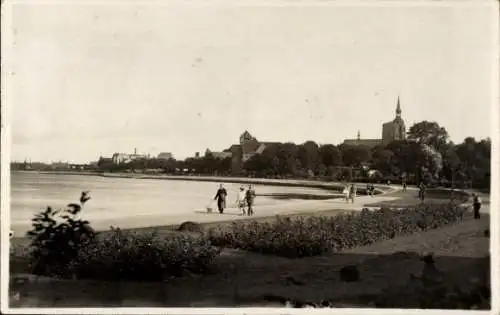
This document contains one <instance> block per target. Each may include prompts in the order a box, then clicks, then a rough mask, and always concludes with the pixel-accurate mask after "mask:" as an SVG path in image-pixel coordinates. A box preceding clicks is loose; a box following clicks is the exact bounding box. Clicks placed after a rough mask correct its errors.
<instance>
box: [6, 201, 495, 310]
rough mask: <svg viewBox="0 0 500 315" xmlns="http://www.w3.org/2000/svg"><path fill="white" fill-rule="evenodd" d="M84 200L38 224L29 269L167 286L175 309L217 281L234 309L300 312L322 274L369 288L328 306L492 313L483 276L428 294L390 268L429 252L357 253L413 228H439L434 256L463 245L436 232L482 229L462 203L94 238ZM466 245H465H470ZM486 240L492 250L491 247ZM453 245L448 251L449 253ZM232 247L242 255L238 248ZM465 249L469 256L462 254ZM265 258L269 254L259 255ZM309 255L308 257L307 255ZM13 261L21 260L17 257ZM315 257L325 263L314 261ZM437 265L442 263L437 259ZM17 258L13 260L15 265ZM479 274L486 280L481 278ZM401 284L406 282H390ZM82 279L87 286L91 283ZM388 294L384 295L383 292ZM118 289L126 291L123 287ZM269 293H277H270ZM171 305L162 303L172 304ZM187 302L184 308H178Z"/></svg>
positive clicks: (328, 282) (424, 286)
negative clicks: (442, 243) (442, 245)
mask: <svg viewBox="0 0 500 315" xmlns="http://www.w3.org/2000/svg"><path fill="white" fill-rule="evenodd" d="M82 198H83V195H82ZM82 198H81V199H80V202H79V203H74V204H70V205H68V208H67V209H65V210H64V211H61V212H57V211H54V210H52V209H50V210H49V209H47V210H46V211H44V212H43V213H40V214H39V215H38V216H37V218H35V220H34V228H33V230H32V231H31V232H30V237H31V247H30V249H29V250H28V251H27V253H26V255H27V257H29V258H30V259H31V261H30V262H31V272H34V273H36V274H38V275H45V276H51V277H62V278H70V277H71V278H73V279H80V281H84V279H93V280H105V281H115V282H116V281H119V282H120V283H122V284H120V288H122V286H126V285H125V284H126V283H127V281H139V282H134V283H143V282H149V283H155V282H161V283H162V284H161V286H162V289H160V288H159V287H158V289H157V290H160V291H159V292H166V291H165V290H168V292H169V293H168V294H169V298H168V299H167V300H166V301H168V303H170V304H168V305H169V306H174V305H175V306H187V305H186V304H185V303H189V302H187V300H189V298H188V297H187V296H191V297H192V296H193V294H195V295H196V296H198V293H200V292H198V291H197V290H198V289H201V288H199V286H200V285H201V284H202V283H205V282H204V281H208V282H209V283H210V284H204V285H203V286H202V288H203V287H205V288H207V289H208V290H215V288H217V290H219V291H220V293H219V294H224V295H225V296H227V294H229V292H233V291H234V292H233V293H231V299H232V300H233V302H231V303H236V305H243V304H245V303H251V304H252V305H255V304H256V303H262V302H263V300H265V301H266V303H271V302H272V301H274V302H272V303H278V304H279V303H281V304H279V305H273V306H280V305H281V306H284V304H283V303H286V304H290V303H291V302H290V301H292V302H293V301H295V302H293V303H292V304H293V305H294V307H302V306H304V305H305V304H304V303H306V302H304V301H308V300H309V301H310V300H313V301H315V300H314V299H316V300H317V299H319V298H320V296H316V295H312V296H310V295H308V294H305V293H304V292H307V291H304V290H301V291H300V292H302V291H303V292H302V293H301V294H300V295H298V294H299V293H298V292H299V291H294V292H296V293H295V294H290V292H289V290H290V286H294V287H296V288H299V287H304V286H308V284H307V283H309V282H310V281H311V280H312V279H313V278H316V277H318V276H319V275H321V277H324V276H323V275H325V276H326V277H327V278H325V279H324V280H321V281H324V283H323V282H322V284H321V286H322V287H323V288H327V287H328V288H331V286H332V284H333V283H336V282H338V281H339V280H340V282H338V283H337V284H335V286H338V287H339V290H340V289H341V288H343V287H344V286H345V285H347V284H342V283H343V281H354V282H349V283H357V282H359V281H361V283H360V285H359V286H360V289H361V288H362V289H363V290H365V291H363V293H362V294H361V293H356V294H355V292H357V291H355V290H353V287H352V286H353V284H349V288H350V289H349V290H347V291H348V292H350V293H351V296H349V297H347V296H342V294H341V293H340V292H346V291H345V288H344V289H343V291H342V290H341V291H339V292H337V293H335V292H330V291H331V289H328V292H329V296H323V297H322V298H321V299H323V300H324V303H323V304H321V303H320V304H321V305H327V304H328V305H337V306H339V305H341V304H342V303H344V302H346V301H347V302H346V303H353V304H357V305H365V306H372V307H373V306H377V307H409V306H408V305H410V304H411V303H413V304H412V305H414V306H415V307H429V308H436V307H447V308H481V309H483V308H488V307H489V304H488V303H489V297H488V294H489V284H488V283H487V281H486V280H484V279H486V278H484V277H483V278H484V279H483V278H480V281H479V282H477V281H476V282H475V283H474V284H473V285H469V284H466V285H465V287H464V285H463V284H459V285H458V284H456V283H455V284H453V283H454V282H453V281H452V280H453V277H451V276H448V278H447V279H444V280H441V282H440V283H438V285H437V287H436V284H432V286H433V287H432V288H431V287H430V285H429V284H428V282H426V281H427V280H425V277H424V275H422V276H418V275H417V276H414V275H411V277H409V276H410V275H408V274H407V275H405V276H404V277H405V279H407V280H408V278H410V279H409V280H408V281H410V280H411V281H413V282H411V283H410V284H405V283H406V282H405V281H407V280H405V281H402V280H401V279H399V280H398V279H396V280H395V279H393V274H392V272H393V271H394V272H396V270H397V268H399V267H397V266H398V263H403V262H400V260H402V261H404V263H405V264H410V263H412V264H415V262H416V263H417V264H422V262H421V261H420V259H419V258H422V256H421V255H419V254H418V253H416V254H411V253H409V254H405V255H403V256H401V255H396V256H394V255H388V256H387V255H386V253H384V249H383V248H378V249H377V250H376V252H377V255H376V256H372V258H370V255H365V254H362V255H359V254H358V253H357V250H358V249H359V248H361V249H362V248H366V246H370V245H371V246H372V247H374V248H376V247H377V246H379V245H377V244H383V243H384V242H385V243H387V242H392V241H393V240H394V242H400V241H399V240H400V239H404V238H406V240H405V241H404V242H403V243H408V242H412V241H408V237H409V238H410V239H411V238H413V239H415V238H417V239H418V237H417V236H403V235H413V234H415V232H417V234H418V235H420V236H422V235H424V233H425V234H431V233H433V231H435V232H436V233H434V236H433V237H431V239H430V240H426V242H427V243H426V246H427V249H429V248H434V250H435V248H436V247H437V246H438V245H432V242H435V241H436V240H439V239H441V238H443V237H445V236H446V238H449V239H448V240H447V241H446V242H450V241H451V242H457V239H458V237H457V236H453V235H451V234H450V235H448V234H446V233H448V232H446V233H445V234H443V232H440V231H439V229H440V228H443V227H444V226H446V225H448V226H449V227H453V226H454V225H450V223H456V222H459V221H462V220H465V223H463V226H465V227H466V228H464V227H460V226H462V225H455V226H457V228H456V230H460V229H462V230H465V231H466V232H467V229H468V228H467V226H468V225H471V223H474V224H476V222H475V221H471V220H470V218H469V217H470V214H467V212H465V210H464V208H462V207H460V206H458V205H456V204H451V203H450V204H440V205H421V206H418V207H410V208H406V209H402V210H400V211H396V210H391V209H388V208H382V209H379V210H375V211H369V210H366V209H365V210H363V211H362V212H360V213H358V214H346V215H340V216H319V217H316V216H310V217H307V216H297V217H294V218H287V217H277V218H276V219H275V220H270V219H269V218H267V219H266V220H264V221H263V222H262V221H258V220H255V221H253V220H252V221H248V222H238V223H233V224H232V225H231V226H229V227H227V226H226V227H224V228H223V227H218V228H215V229H214V228H212V229H208V230H206V229H205V228H203V226H200V225H198V224H196V223H189V224H187V223H186V224H183V225H182V227H179V230H180V231H181V230H182V231H183V232H176V233H174V232H172V233H168V234H161V233H157V232H156V231H151V232H147V231H146V232H145V231H137V232H132V231H122V230H120V229H116V228H113V229H112V230H111V231H108V232H105V233H95V232H94V231H93V230H92V228H91V227H90V225H89V223H88V222H86V221H82V220H81V219H80V218H79V217H78V214H79V213H80V212H81V210H82V209H83V205H84V204H85V201H82V200H84V198H83V199H82ZM475 229H477V227H476V228H475ZM469 230H470V229H469ZM459 232H460V233H462V232H464V231H459ZM468 233H470V232H468ZM476 234H477V232H476ZM485 235H486V234H484V235H483V234H481V235H480V237H481V239H486V237H485ZM460 242H463V239H462V240H461V241H460ZM481 242H484V243H486V244H487V241H481ZM394 244H398V243H394ZM429 244H431V245H429ZM481 244H482V243H481ZM398 246H399V247H401V245H391V246H390V249H391V251H396V250H397V249H398ZM449 246H450V245H447V247H449ZM472 247H474V250H477V248H478V246H477V244H476V245H474V246H471V248H472ZM479 247H481V246H479ZM228 248H235V249H240V250H239V251H236V252H234V251H233V250H232V249H228ZM405 250H406V249H405ZM413 250H415V249H413ZM252 252H255V253H252ZM460 252H461V254H463V250H460ZM486 252H487V250H486ZM260 253H263V254H266V255H260ZM228 254H229V256H228ZM332 254H333V255H332ZM438 254H439V253H438ZM271 255H272V256H271ZM14 256H15V255H14ZM307 256H309V257H308V258H306V257H307ZM401 257H402V258H401ZM12 258H14V259H16V258H17V259H18V258H19V257H12ZM289 258H302V259H289ZM316 258H318V259H319V260H317V261H316V260H313V259H316ZM375 258H376V259H382V260H384V261H383V262H377V263H373V262H370V263H368V262H367V263H366V264H365V263H362V261H373V259H375ZM240 259H241V260H242V261H244V264H243V265H241V264H240V263H239V262H238V261H239V260H240ZM269 259H271V260H269ZM437 259H438V261H439V260H440V258H439V256H438V258H437ZM441 260H443V259H441ZM452 260H453V259H452ZM476 260H477V259H469V260H467V259H462V260H461V259H459V258H455V262H453V263H447V267H446V270H445V272H452V270H454V269H453V268H455V267H457V266H460V268H462V269H464V268H472V267H467V266H470V265H471V264H473V265H474V266H475V264H478V263H479V264H483V262H487V261H488V258H487V257H485V258H481V259H480V260H478V261H477V262H476ZM12 261H13V260H12V259H11V267H12ZM315 261H316V262H315ZM321 261H324V264H323V263H321V267H319V265H317V263H318V262H321ZM427 264H428V263H427V262H424V273H425V272H428V271H425V270H427V269H429V268H430V269H432V268H434V267H432V266H431V267H429V266H427ZM431 265H432V264H431ZM273 266H274V267H273ZM375 266H379V267H380V268H382V267H383V268H386V269H387V267H388V266H390V268H389V269H391V271H390V272H389V273H387V271H389V270H386V271H385V272H384V274H385V277H389V278H390V279H392V280H391V281H390V282H391V283H392V284H391V285H390V286H389V287H385V286H386V285H387V284H386V283H385V282H384V283H383V284H382V283H379V284H376V282H374V283H371V282H368V283H367V282H366V281H367V279H370V276H369V272H368V271H367V270H369V269H370V268H374V267H375ZM481 266H482V265H481ZM248 268H251V269H248ZM273 268H274V269H273ZM276 268H278V269H279V270H276ZM318 268H319V269H318ZM367 268H368V269H367ZM412 268H414V267H411V268H409V267H405V268H403V269H402V270H404V271H405V272H408V270H411V269H412ZM426 268H427V269H426ZM457 268H458V267H457ZM485 268H486V269H487V267H484V266H482V267H480V268H479V269H478V267H477V266H476V267H474V269H473V270H475V271H473V272H471V273H470V275H468V276H469V277H476V278H477V275H476V276H474V272H476V271H478V270H479V271H481V272H482V270H485ZM247 269H248V270H247ZM344 269H346V270H347V269H349V270H351V271H354V272H355V273H356V274H357V276H356V277H354V278H352V279H351V280H346V278H345V276H343V275H342V272H345V270H344ZM434 269H435V268H434ZM11 270H12V269H11ZM464 270H465V269H464ZM332 271H335V272H340V278H339V279H335V277H334V278H332V277H331V276H328V275H329V274H331V272H332ZM283 272H285V273H287V274H288V275H286V277H285V278H286V280H283V279H281V280H280V279H275V278H273V277H282V276H283V275H282V273H283ZM367 272H368V274H367ZM376 274H380V271H377V272H376ZM196 275H199V276H196ZM461 275H462V274H461ZM461 275H460V276H461ZM193 276H194V277H193ZM460 276H459V275H458V274H457V275H456V276H455V278H457V279H458V278H460ZM480 276H481V277H482V275H480ZM311 277H312V278H311ZM219 278H220V279H219ZM441 278H442V277H441ZM203 279H205V280H203ZM210 279H212V280H210ZM257 279H259V281H258V282H259V283H260V284H258V285H257V283H254V282H255V280H257ZM273 279H274V280H273ZM400 280H401V281H400ZM165 281H166V282H165ZM200 281H201V282H200ZM213 281H215V282H213ZM227 281H229V282H227ZM283 281H285V282H283ZM369 281H374V280H369ZM376 281H379V280H376ZM386 281H387V280H386ZM394 281H396V282H397V283H399V284H397V283H393V282H394ZM274 282H276V283H278V284H277V287H273V288H272V289H271V288H270V287H269V284H270V283H274ZM400 282H401V283H400ZM61 283H62V284H61V286H68V285H69V283H71V282H61ZM64 283H66V284H64ZM80 283H81V284H82V285H83V284H84V283H85V282H80ZM363 283H364V284H363ZM415 283H418V285H417V287H418V288H417V289H414V290H413V289H412V290H413V291H412V293H408V292H409V291H408V290H409V289H408V286H415ZM254 284H255V288H260V290H261V291H260V293H259V296H258V297H256V296H255V294H254V293H255V292H254V293H251V294H250V292H248V290H249V288H250V287H252V286H253V285H254ZM15 285H16V284H15V283H14V284H12V283H11V289H15ZM37 285H38V284H37ZM42 286H43V285H42ZM92 286H94V289H95V288H96V286H97V284H96V283H95V282H93V284H92ZM169 286H175V287H176V288H177V287H183V288H184V289H179V290H180V291H179V290H177V291H171V290H170V289H168V287H169ZM370 286H372V287H373V288H372V289H375V287H377V288H378V290H379V291H377V292H375V291H370V290H372V289H369V290H368V291H369V292H368V293H367V291H366V290H367V288H368V287H370ZM398 286H400V289H398V290H396V289H395V288H397V287H398ZM106 287H107V289H105V291H106V292H108V291H109V290H112V289H110V287H108V285H106ZM172 288H173V287H172ZM94 289H92V290H94ZM381 289H383V290H382V291H380V290H381ZM50 290H52V291H53V290H55V289H54V285H51V288H50ZM172 290H173V289H172ZM294 290H296V289H294ZM146 291H147V290H146ZM292 291H293V290H292ZM120 292H123V291H122V289H120ZM133 292H134V294H136V295H138V296H142V295H141V294H142V293H140V292H137V289H136V290H135V291H133ZM148 292H150V291H148ZM157 292H158V291H157ZM173 292H177V293H175V294H174V293H173ZM182 292H184V293H182ZM196 292H198V293H196ZM266 292H267V293H266ZM270 292H272V293H273V294H274V296H273V294H271V295H270V294H268V293H270ZM360 292H361V291H360ZM370 292H371V293H370ZM401 292H405V293H406V294H410V295H411V299H413V300H412V302H411V303H410V302H408V303H410V304H404V303H403V304H404V305H403V304H401V305H399V304H398V305H396V304H394V303H395V301H396V302H397V301H400V300H401V301H402V300H406V299H407V298H408V297H404V298H403V297H401ZM65 294H67V292H65ZM106 294H108V293H106ZM120 294H122V293H120ZM150 294H151V292H150ZM165 294H166V293H165ZM316 294H317V293H316ZM398 294H399V295H398ZM170 295H172V296H170ZM186 295H187V296H186ZM249 295H250V297H249ZM216 296H217V294H216ZM397 296H400V298H398V297H397ZM175 297H177V299H178V300H176V298H175ZM332 297H333V298H332ZM143 298H144V299H145V300H147V301H148V300H150V299H151V298H150V297H143ZM213 298H214V299H216V300H217V299H219V298H215V297H213ZM166 301H164V302H162V303H167V302H166ZM258 301H260V302H258ZM270 301H271V302H270ZM342 301H343V302H342ZM348 301H350V302H348ZM367 301H368V302H367ZM181 302H182V303H184V304H183V305H179V304H176V303H181ZM316 302H319V301H315V303H316ZM341 302H342V303H341ZM224 303H226V302H224ZM224 303H222V302H218V303H217V304H216V305H218V306H224V305H225V304H224ZM272 303H271V304H272ZM311 303H312V302H311ZM83 304H86V303H83ZM83 304H82V305H83ZM306 304H307V303H306ZM316 304H317V303H316ZM86 305H87V304H86ZM266 305H269V304H266ZM301 305H302V306H301ZM115 306H116V305H115ZM148 306H150V305H148ZM163 306H166V305H163ZM191 306H196V305H191ZM202 306H209V305H202ZM226 306H227V305H226ZM229 306H231V305H229ZM233 306H234V305H233ZM344 306H345V305H344Z"/></svg>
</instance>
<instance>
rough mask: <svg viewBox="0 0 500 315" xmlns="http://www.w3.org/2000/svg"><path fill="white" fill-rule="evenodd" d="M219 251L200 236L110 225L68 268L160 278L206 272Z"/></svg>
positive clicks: (112, 276) (89, 275) (81, 273)
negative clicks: (164, 234) (165, 234)
mask: <svg viewBox="0 0 500 315" xmlns="http://www.w3.org/2000/svg"><path fill="white" fill-rule="evenodd" d="M219 252H220V250H219V249H218V248H216V247H213V246H211V245H210V243H209V242H207V241H205V240H204V239H203V238H202V237H194V236H190V235H175V236H170V237H168V238H161V237H158V235H157V234H156V232H149V233H143V232H141V233H140V234H139V233H133V232H124V231H121V230H120V229H112V231H111V233H108V234H107V235H105V236H103V237H100V238H98V239H96V240H95V241H94V242H92V243H90V244H89V245H88V246H86V247H85V248H82V249H81V250H80V252H79V255H78V259H77V260H76V261H74V263H73V264H72V266H71V269H72V271H73V272H74V274H75V275H76V276H77V277H78V278H86V279H99V280H110V281H120V280H122V281H125V280H140V281H162V280H165V279H166V278H169V277H176V276H182V275H183V274H185V273H186V272H189V273H204V272H206V271H207V270H208V267H209V266H210V264H211V263H212V262H213V260H214V259H215V257H216V256H217V255H218V254H219Z"/></svg>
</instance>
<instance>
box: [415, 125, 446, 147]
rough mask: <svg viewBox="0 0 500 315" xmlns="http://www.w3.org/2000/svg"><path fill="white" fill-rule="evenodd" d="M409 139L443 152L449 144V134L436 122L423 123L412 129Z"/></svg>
mask: <svg viewBox="0 0 500 315" xmlns="http://www.w3.org/2000/svg"><path fill="white" fill-rule="evenodd" d="M407 134H408V139H409V140H413V141H416V142H418V143H420V144H427V145H430V146H431V147H433V148H435V149H436V150H438V151H440V152H441V150H442V148H443V146H444V145H446V143H447V142H448V138H449V135H448V132H447V131H446V129H445V128H444V127H441V126H440V125H439V124H438V123H437V122H435V121H427V120H424V121H421V122H418V123H416V124H414V125H413V126H411V127H410V129H409V130H408V133H407Z"/></svg>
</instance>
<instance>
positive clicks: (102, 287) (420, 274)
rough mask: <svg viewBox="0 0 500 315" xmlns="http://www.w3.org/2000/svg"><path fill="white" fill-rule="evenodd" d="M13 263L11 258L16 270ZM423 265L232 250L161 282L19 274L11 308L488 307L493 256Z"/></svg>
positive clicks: (415, 257) (401, 257)
mask: <svg viewBox="0 0 500 315" xmlns="http://www.w3.org/2000/svg"><path fill="white" fill-rule="evenodd" d="M477 237H478V238H480V237H481V236H480V235H478V236H477ZM326 258H328V259H326ZM15 264H16V262H15V261H11V266H12V265H14V266H13V267H14V270H15ZM346 265H355V266H356V267H357V269H358V270H359V274H360V280H359V281H358V282H343V281H341V279H340V269H341V268H342V267H344V266H346ZM424 265H425V264H424V262H423V261H422V259H421V256H420V255H419V254H417V253H413V252H397V253H393V254H389V255H379V254H378V255H377V254H363V255H361V254H335V255H333V256H330V257H325V259H324V260H322V259H314V257H313V258H304V259H299V260H290V259H286V258H279V257H266V258H262V256H260V255H256V254H252V253H246V252H243V251H234V250H229V251H227V253H226V254H224V255H221V256H220V257H219V258H218V260H217V262H216V264H214V265H213V266H212V269H211V272H210V274H207V275H203V276H195V275H189V276H185V277H182V278H175V279H171V280H169V281H166V282H160V283H144V282H143V283H141V282H102V281H87V280H85V281H84V280H65V281H63V280H54V279H49V278H38V279H37V278H35V277H34V276H24V275H21V274H17V275H16V274H15V275H13V276H11V280H10V296H11V299H10V300H11V301H10V303H11V304H10V306H11V307H141V306H142V307H250V306H255V307H284V304H283V303H284V302H285V300H293V301H295V305H298V306H300V305H301V304H307V303H319V302H320V301H329V303H331V304H332V305H333V306H335V307H368V308H372V307H380V308H423V307H426V308H448V309H469V308H471V307H475V308H479V309H489V303H488V302H487V301H486V302H485V301H484V300H483V301H481V297H480V294H482V295H483V296H486V297H488V296H489V288H490V264H489V257H469V258H465V257H451V256H437V257H436V258H435V264H434V265H435V268H432V267H428V266H427V267H424ZM426 281H427V282H426ZM428 282H429V283H431V284H429V283H428ZM432 282H435V283H434V284H432ZM453 288H460V290H459V291H460V292H461V293H457V292H458V291H457V292H455V291H456V290H455V291H454V290H453ZM14 295H17V297H18V299H16V298H12V296H14ZM453 295H455V298H454V300H452V299H453V297H452V296H453Z"/></svg>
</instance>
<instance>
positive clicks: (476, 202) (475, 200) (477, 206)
mask: <svg viewBox="0 0 500 315" xmlns="http://www.w3.org/2000/svg"><path fill="white" fill-rule="evenodd" d="M481 203H482V201H481V198H479V196H478V195H477V194H476V193H473V194H472V208H473V209H474V220H479V219H481V214H480V213H479V210H481Z"/></svg>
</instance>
